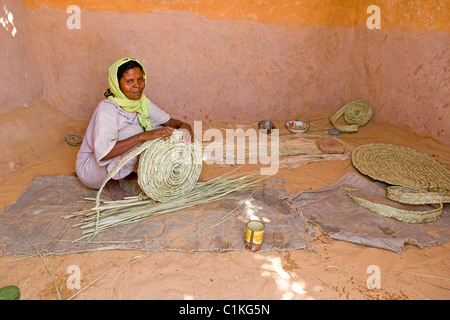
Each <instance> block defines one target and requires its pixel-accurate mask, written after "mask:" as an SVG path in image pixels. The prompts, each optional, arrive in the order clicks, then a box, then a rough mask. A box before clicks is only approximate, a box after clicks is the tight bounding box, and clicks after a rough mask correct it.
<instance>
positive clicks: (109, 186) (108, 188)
mask: <svg viewBox="0 0 450 320" xmlns="http://www.w3.org/2000/svg"><path fill="white" fill-rule="evenodd" d="M103 193H104V194H106V195H107V196H108V197H110V198H111V199H112V200H120V199H123V198H125V197H129V196H130V194H129V193H128V192H126V191H125V190H123V189H122V188H121V187H120V183H119V181H118V180H114V179H111V180H109V181H108V182H107V183H106V185H105V187H104V188H103Z"/></svg>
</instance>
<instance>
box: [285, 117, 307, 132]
mask: <svg viewBox="0 0 450 320" xmlns="http://www.w3.org/2000/svg"><path fill="white" fill-rule="evenodd" d="M286 127H287V128H288V130H289V131H290V132H292V133H303V132H306V130H308V129H309V124H308V123H307V122H303V121H300V120H289V121H286Z"/></svg>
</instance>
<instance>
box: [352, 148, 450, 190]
mask: <svg viewBox="0 0 450 320" xmlns="http://www.w3.org/2000/svg"><path fill="white" fill-rule="evenodd" d="M352 163H353V165H354V166H355V168H356V169H358V170H359V171H360V172H361V173H362V174H365V175H367V176H369V177H371V178H373V179H376V180H380V181H384V182H387V183H389V184H392V185H396V186H403V187H407V188H411V189H415V190H420V191H426V192H439V193H444V194H446V193H448V192H450V170H449V169H448V168H447V167H446V166H445V165H444V164H442V163H440V162H438V161H436V160H435V159H434V158H433V157H431V156H429V155H427V154H424V153H420V152H418V151H416V150H414V149H411V148H408V147H404V146H398V145H392V144H383V143H374V144H366V145H362V146H360V147H358V148H356V149H355V150H354V151H353V152H352Z"/></svg>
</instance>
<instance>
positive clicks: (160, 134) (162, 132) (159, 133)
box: [141, 127, 175, 141]
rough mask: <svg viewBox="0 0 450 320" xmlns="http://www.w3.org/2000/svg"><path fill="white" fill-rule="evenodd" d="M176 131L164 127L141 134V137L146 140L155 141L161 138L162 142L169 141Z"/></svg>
mask: <svg viewBox="0 0 450 320" xmlns="http://www.w3.org/2000/svg"><path fill="white" fill-rule="evenodd" d="M174 131H175V129H174V128H172V127H162V128H158V129H154V130H150V131H145V132H143V133H141V136H142V138H143V139H144V140H153V139H158V138H161V139H162V140H164V141H165V140H167V139H169V138H170V136H171V135H172V133H173V132H174Z"/></svg>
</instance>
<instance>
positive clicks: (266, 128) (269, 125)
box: [258, 120, 275, 134]
mask: <svg viewBox="0 0 450 320" xmlns="http://www.w3.org/2000/svg"><path fill="white" fill-rule="evenodd" d="M258 127H259V131H261V132H263V133H266V134H271V133H272V130H273V129H275V125H274V124H273V122H272V121H270V120H261V121H259V122H258Z"/></svg>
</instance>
